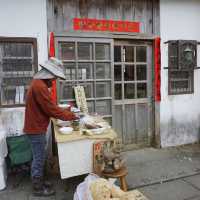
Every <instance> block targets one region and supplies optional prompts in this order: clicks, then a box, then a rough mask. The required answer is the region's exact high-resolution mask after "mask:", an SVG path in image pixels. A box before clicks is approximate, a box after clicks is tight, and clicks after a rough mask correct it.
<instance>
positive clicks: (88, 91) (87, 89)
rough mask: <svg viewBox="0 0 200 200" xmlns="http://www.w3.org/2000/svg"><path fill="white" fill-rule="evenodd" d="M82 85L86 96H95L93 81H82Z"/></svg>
mask: <svg viewBox="0 0 200 200" xmlns="http://www.w3.org/2000/svg"><path fill="white" fill-rule="evenodd" d="M79 84H80V85H81V86H83V87H84V91H85V97H86V98H92V97H94V93H93V91H94V89H93V87H94V86H93V83H88V82H87V83H82V82H80V83H79Z"/></svg>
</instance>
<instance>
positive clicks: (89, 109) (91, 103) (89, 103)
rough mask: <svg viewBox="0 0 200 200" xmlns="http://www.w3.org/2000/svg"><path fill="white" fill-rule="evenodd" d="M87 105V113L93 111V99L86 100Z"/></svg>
mask: <svg viewBox="0 0 200 200" xmlns="http://www.w3.org/2000/svg"><path fill="white" fill-rule="evenodd" d="M87 107H88V112H89V113H94V101H87Z"/></svg>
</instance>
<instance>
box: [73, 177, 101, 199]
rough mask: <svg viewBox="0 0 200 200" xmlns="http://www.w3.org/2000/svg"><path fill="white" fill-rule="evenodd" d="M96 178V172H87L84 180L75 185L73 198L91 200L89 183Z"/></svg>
mask: <svg viewBox="0 0 200 200" xmlns="http://www.w3.org/2000/svg"><path fill="white" fill-rule="evenodd" d="M98 178H99V176H97V175H96V174H89V175H88V176H87V177H86V178H85V180H84V181H83V182H82V183H80V184H79V185H78V186H77V188H76V192H75V194H74V200H93V199H92V196H91V192H90V184H91V183H92V182H93V181H95V180H97V179H98Z"/></svg>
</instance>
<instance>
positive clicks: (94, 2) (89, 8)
mask: <svg viewBox="0 0 200 200" xmlns="http://www.w3.org/2000/svg"><path fill="white" fill-rule="evenodd" d="M47 14H48V17H47V18H48V31H49V32H51V31H53V32H55V33H63V32H66V31H67V32H69V31H70V32H71V31H73V26H72V24H73V18H75V17H78V18H93V19H111V20H128V21H138V22H140V24H141V26H140V29H141V33H146V34H153V35H159V0H67V1H66V0H48V4H47Z"/></svg>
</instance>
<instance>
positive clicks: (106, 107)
mask: <svg viewBox="0 0 200 200" xmlns="http://www.w3.org/2000/svg"><path fill="white" fill-rule="evenodd" d="M96 112H97V113H98V114H100V115H110V114H111V101H110V100H104V101H100V100H99V101H96Z"/></svg>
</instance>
